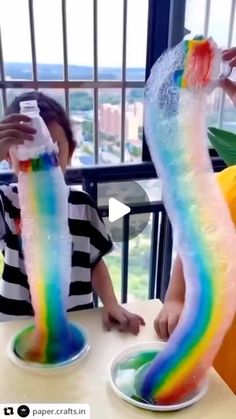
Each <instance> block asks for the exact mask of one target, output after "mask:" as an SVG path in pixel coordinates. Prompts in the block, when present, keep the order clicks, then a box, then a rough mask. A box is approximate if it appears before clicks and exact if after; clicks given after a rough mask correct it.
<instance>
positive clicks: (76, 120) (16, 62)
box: [0, 0, 148, 166]
mask: <svg viewBox="0 0 236 419" xmlns="http://www.w3.org/2000/svg"><path fill="white" fill-rule="evenodd" d="M13 10H14V13H13ZM147 15H148V0H139V1H137V0H50V1H48V0H21V1H15V0H0V16H1V38H0V58H1V55H2V65H1V66H0V70H1V71H0V73H1V74H0V76H1V79H0V86H1V89H0V114H3V112H4V109H5V108H6V106H7V105H8V104H9V103H10V102H11V101H12V99H13V98H14V97H15V96H16V95H18V94H20V93H22V92H23V91H30V90H32V89H37V90H40V91H43V92H44V93H46V94H48V95H51V96H52V97H54V98H55V99H56V100H57V101H59V102H60V103H61V104H62V105H63V106H64V107H65V108H66V110H67V112H68V114H69V115H70V118H71V121H72V125H73V129H74V135H75V139H76V141H77V144H78V148H77V150H76V152H75V155H74V157H73V160H72V164H73V165H74V166H78V165H91V164H94V163H98V164H99V163H100V164H113V163H115V164H119V163H120V162H122V161H125V162H139V161H141V154H142V128H143V89H144V79H145V63H146V43H147Z"/></svg>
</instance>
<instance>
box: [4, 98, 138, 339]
mask: <svg viewBox="0 0 236 419" xmlns="http://www.w3.org/2000/svg"><path fill="white" fill-rule="evenodd" d="M27 100H37V102H38V106H39V109H40V114H41V116H42V118H43V119H44V121H45V123H46V125H47V127H48V129H49V131H50V134H51V137H52V139H53V140H54V141H55V142H57V145H58V149H59V155H58V158H59V164H60V166H61V168H62V170H63V172H65V170H66V166H67V165H68V164H70V160H71V157H72V154H73V151H74V149H75V141H74V139H73V135H72V131H71V127H70V123H69V120H68V118H67V116H66V113H65V112H64V110H63V108H62V107H61V106H60V105H59V104H58V103H57V102H56V101H55V100H54V99H52V98H49V97H47V96H45V95H44V94H42V93H39V92H31V93H26V94H22V95H20V96H18V97H17V98H15V100H14V101H13V102H12V104H11V105H10V106H9V108H8V109H7V112H6V114H7V116H6V117H5V118H4V119H3V120H2V121H1V122H0V160H1V161H2V160H3V159H6V158H9V149H10V148H11V147H12V146H13V145H19V144H22V143H23V141H25V140H28V141H31V140H32V139H33V135H34V133H35V131H34V129H33V128H32V127H31V126H30V125H29V122H30V119H29V118H28V117H27V116H25V115H21V114H19V104H20V102H21V101H27ZM12 164H13V167H14V169H15V171H16V172H17V162H14V161H12ZM68 225H69V230H70V234H71V237H72V255H71V267H72V270H71V281H70V290H69V295H68V301H67V309H68V311H75V310H81V309H86V308H92V307H93V291H94V292H96V293H97V295H98V297H99V298H100V299H101V301H102V303H103V306H104V307H103V325H104V327H105V328H106V329H107V330H110V329H111V327H112V326H113V325H114V324H116V325H117V327H118V329H119V330H121V331H130V332H132V333H133V334H138V333H139V329H140V325H143V324H144V320H143V319H142V317H140V316H138V315H136V314H133V313H130V312H129V311H127V310H126V309H125V308H123V307H121V306H120V305H119V304H118V302H117V299H116V297H115V294H114V290H113V287H112V282H111V278H110V275H109V272H108V269H107V267H106V264H105V262H104V260H103V256H105V255H106V254H107V253H108V252H110V251H111V250H112V242H111V240H110V237H109V235H108V234H107V232H106V229H105V226H104V223H103V220H102V218H101V217H100V214H99V212H98V209H97V207H96V205H95V203H94V202H93V200H92V199H91V197H90V196H89V195H88V194H87V193H85V192H81V191H78V190H76V189H73V188H69V193H68ZM20 226H21V222H20V207H19V199H18V190H17V185H0V246H1V251H2V253H3V256H4V266H3V272H2V278H1V279H0V321H6V320H10V319H15V318H19V317H20V316H21V317H24V316H30V315H33V307H32V305H31V298H30V290H29V284H28V279H27V274H26V271H25V266H24V255H23V250H22V244H21V227H20Z"/></svg>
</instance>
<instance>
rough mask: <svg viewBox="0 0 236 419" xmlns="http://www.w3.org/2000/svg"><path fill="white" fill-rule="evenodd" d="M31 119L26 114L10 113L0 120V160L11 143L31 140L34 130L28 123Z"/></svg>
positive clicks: (16, 143)
mask: <svg viewBox="0 0 236 419" xmlns="http://www.w3.org/2000/svg"><path fill="white" fill-rule="evenodd" d="M30 121H31V119H30V118H29V117H28V116H26V115H21V114H12V115H8V116H7V117H6V118H4V119H2V120H1V121H0V161H1V160H4V159H6V158H7V157H8V153H9V149H10V148H11V147H12V146H13V145H19V144H23V142H24V141H25V140H28V141H31V140H33V134H35V133H36V130H35V129H34V128H32V127H31V126H30V125H29V122H30Z"/></svg>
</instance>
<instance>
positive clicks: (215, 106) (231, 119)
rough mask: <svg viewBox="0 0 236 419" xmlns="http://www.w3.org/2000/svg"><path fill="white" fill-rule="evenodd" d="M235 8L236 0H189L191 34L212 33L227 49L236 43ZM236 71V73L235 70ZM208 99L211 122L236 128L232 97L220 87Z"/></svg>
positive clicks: (187, 13)
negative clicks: (227, 95) (229, 97)
mask: <svg viewBox="0 0 236 419" xmlns="http://www.w3.org/2000/svg"><path fill="white" fill-rule="evenodd" d="M235 9H236V3H235V0H224V1H223V2H222V0H198V1H195V0H187V1H186V14H185V27H186V28H187V29H189V30H190V31H191V33H190V35H189V36H188V37H193V36H195V35H204V36H212V37H213V39H214V40H215V41H216V42H217V44H218V45H219V46H220V47H221V48H223V49H224V48H229V47H231V46H235V45H236V23H235V19H236V16H235V13H236V12H235ZM234 74H235V75H236V72H235V70H234ZM234 79H235V77H234ZM208 100H209V102H208V105H209V110H210V112H209V114H210V115H209V121H208V124H209V125H211V126H216V127H219V128H222V129H225V130H228V131H233V132H236V114H235V109H233V107H232V103H231V102H230V100H229V99H228V97H226V96H225V94H224V93H223V92H222V91H221V90H220V89H216V90H215V91H214V92H213V93H212V94H211V95H210V96H209V99H208Z"/></svg>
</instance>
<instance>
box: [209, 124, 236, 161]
mask: <svg viewBox="0 0 236 419" xmlns="http://www.w3.org/2000/svg"><path fill="white" fill-rule="evenodd" d="M208 138H209V140H210V142H211V144H212V146H213V147H214V148H215V150H216V151H217V153H218V154H219V156H220V157H221V158H222V159H223V160H224V162H225V164H226V165H227V166H233V165H235V164H236V134H234V133H232V132H229V131H224V130H221V129H219V128H215V127H209V128H208Z"/></svg>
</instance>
